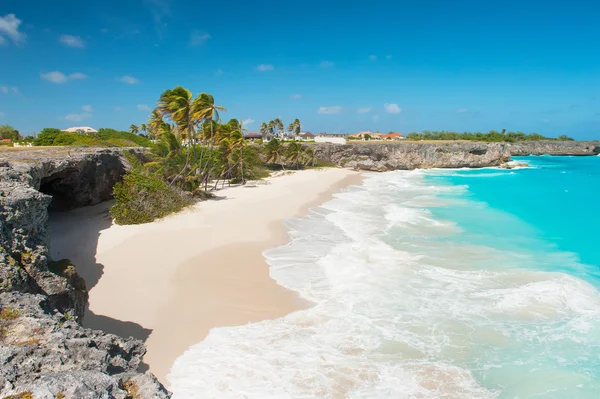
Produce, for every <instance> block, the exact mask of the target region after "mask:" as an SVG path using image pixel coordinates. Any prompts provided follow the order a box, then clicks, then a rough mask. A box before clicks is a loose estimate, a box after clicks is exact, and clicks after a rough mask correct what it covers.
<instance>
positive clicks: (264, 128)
mask: <svg viewBox="0 0 600 399" xmlns="http://www.w3.org/2000/svg"><path fill="white" fill-rule="evenodd" d="M268 134H269V126H267V124H266V123H265V122H263V123H262V124H261V125H260V135H261V137H262V138H263V140H264V139H265V138H267V137H268Z"/></svg>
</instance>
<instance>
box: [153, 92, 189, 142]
mask: <svg viewBox="0 0 600 399" xmlns="http://www.w3.org/2000/svg"><path fill="white" fill-rule="evenodd" d="M157 109H158V112H159V113H161V114H162V115H165V116H168V117H169V119H171V120H172V121H173V122H175V125H176V126H177V128H178V130H179V132H180V134H182V135H185V136H186V138H187V140H188V145H189V146H190V147H191V144H192V141H193V138H194V135H195V131H194V126H195V125H196V123H197V122H198V121H197V120H195V119H194V117H196V113H197V111H198V109H197V108H196V104H195V100H194V99H193V96H192V92H191V91H189V90H188V89H185V88H183V87H181V86H177V87H175V88H174V89H172V90H166V91H164V92H163V93H162V94H161V96H160V99H159V100H158V104H157ZM188 152H189V151H188Z"/></svg>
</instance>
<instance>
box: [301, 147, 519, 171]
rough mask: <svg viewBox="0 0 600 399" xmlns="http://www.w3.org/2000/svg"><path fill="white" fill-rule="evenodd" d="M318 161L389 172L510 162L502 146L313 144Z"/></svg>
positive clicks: (474, 166)
mask: <svg viewBox="0 0 600 399" xmlns="http://www.w3.org/2000/svg"><path fill="white" fill-rule="evenodd" d="M313 148H314V149H315V155H316V157H317V158H319V159H323V160H325V161H328V162H331V163H334V164H336V165H339V166H343V167H349V168H355V169H361V170H371V171H379V172H383V171H388V170H397V169H417V168H482V167H486V166H500V165H502V164H504V163H505V162H507V161H509V160H510V151H509V147H508V145H507V144H505V143H466V142H456V143H445V142H444V143H413V142H410V143H407V142H395V143H389V144H388V143H381V142H377V143H353V144H346V145H334V144H316V145H314V147H313Z"/></svg>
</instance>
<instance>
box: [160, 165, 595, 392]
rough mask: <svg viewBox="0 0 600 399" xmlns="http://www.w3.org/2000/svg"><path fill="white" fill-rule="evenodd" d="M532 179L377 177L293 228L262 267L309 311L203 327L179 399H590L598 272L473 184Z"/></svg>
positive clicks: (176, 388) (182, 369)
mask: <svg viewBox="0 0 600 399" xmlns="http://www.w3.org/2000/svg"><path fill="white" fill-rule="evenodd" d="M551 158H552V157H551ZM537 162H538V161H537V160H536V161H533V163H537ZM549 162H550V161H549ZM536 167H537V168H540V169H544V166H543V165H541V166H540V165H536ZM552 168H554V167H552ZM529 172H530V171H527V170H518V171H514V173H513V171H501V170H482V171H443V170H433V171H411V172H405V171H397V172H389V173H382V174H372V175H369V176H368V177H367V178H366V180H365V182H364V183H363V185H361V186H357V187H351V188H350V189H349V190H347V191H345V192H343V193H340V194H337V195H336V196H335V198H334V199H333V200H332V201H329V202H327V203H326V204H324V205H322V206H321V207H317V208H314V209H313V210H312V211H311V212H310V214H309V215H307V216H306V217H303V218H300V219H295V220H290V221H288V223H287V226H288V228H289V230H290V236H291V241H290V243H289V244H287V245H284V246H281V247H278V248H274V249H271V250H268V251H266V252H265V256H266V258H267V261H268V263H269V265H270V267H271V276H272V277H273V278H274V279H275V280H276V281H277V282H278V283H279V284H281V285H283V286H285V287H287V288H289V289H292V290H294V291H296V292H297V293H298V294H299V295H301V296H302V297H304V298H306V299H308V300H310V301H312V303H313V306H312V307H311V308H309V309H306V310H301V311H297V312H294V313H292V314H290V315H287V316H286V317H283V318H280V319H277V320H267V321H263V322H259V323H252V324H248V325H245V326H239V327H224V328H215V329H213V330H211V332H210V334H209V335H208V336H207V337H206V339H205V340H204V341H202V342H201V343H199V344H197V345H194V346H192V347H191V348H190V349H189V350H188V351H187V352H186V353H185V354H184V355H182V356H181V357H180V358H179V359H177V361H176V362H175V364H174V366H173V369H172V371H171V374H170V375H169V382H170V387H171V390H172V391H173V392H174V394H175V396H174V397H175V398H212V397H214V398H239V397H245V398H315V397H323V398H327V397H329V398H339V397H346V398H392V397H393V398H440V397H444V398H461V399H462V398H516V397H522V398H526V397H540V398H596V397H597V393H598V392H600V294H599V292H598V290H597V289H596V288H595V285H597V281H595V280H594V274H593V272H592V271H593V270H594V268H596V267H597V265H593V264H592V265H591V264H584V263H582V262H581V259H580V256H579V254H578V253H577V252H573V251H572V250H573V249H572V248H568V249H569V250H567V251H565V250H563V249H562V248H559V246H558V245H557V244H556V243H554V242H552V241H549V240H548V239H547V238H548V237H546V235H545V234H544V232H543V231H540V229H539V228H538V226H534V225H531V224H529V223H526V222H525V221H523V220H522V219H521V218H520V217H518V216H517V215H516V214H514V213H510V212H506V211H505V210H503V209H501V208H500V207H492V206H490V203H492V202H494V201H482V199H481V198H482V197H486V196H485V195H484V196H480V195H479V194H480V189H481V187H477V186H478V184H479V183H478V184H474V182H482V181H487V182H490V183H489V184H490V185H492V186H499V187H500V188H499V189H501V188H502V187H504V188H505V189H506V187H509V186H512V185H515V184H518V181H519V180H518V179H520V176H521V175H520V174H522V173H529ZM511 173H512V174H511ZM457 174H458V175H457ZM461 174H464V175H465V176H461ZM467 175H468V176H467ZM490 175H491V176H490ZM488 177H489V178H488ZM482 184H483V183H482ZM539 184H548V182H545V183H544V182H543V181H542V182H539ZM486 187H487V186H486ZM486 189H489V188H486ZM476 193H477V195H476ZM507 195H514V194H511V193H507ZM585 280H588V281H585Z"/></svg>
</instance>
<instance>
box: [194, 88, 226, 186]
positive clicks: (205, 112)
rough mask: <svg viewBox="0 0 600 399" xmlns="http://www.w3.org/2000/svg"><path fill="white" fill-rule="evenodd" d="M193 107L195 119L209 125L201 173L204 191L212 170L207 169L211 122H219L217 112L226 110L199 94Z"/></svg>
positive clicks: (212, 133) (211, 140) (209, 96)
mask: <svg viewBox="0 0 600 399" xmlns="http://www.w3.org/2000/svg"><path fill="white" fill-rule="evenodd" d="M194 105H195V112H194V117H195V119H196V120H197V121H204V122H209V123H210V138H209V156H208V157H207V160H206V165H205V167H204V168H202V171H203V173H204V189H205V190H207V189H208V179H209V176H210V173H211V172H212V169H214V166H213V167H212V168H210V169H209V166H210V160H211V158H212V150H213V144H214V140H215V136H214V124H213V123H212V122H213V121H214V122H218V121H219V119H220V118H219V111H227V110H226V109H225V107H222V106H220V105H215V99H214V97H213V96H211V95H210V94H208V93H201V94H199V95H198V97H197V98H196V100H194ZM203 150H204V148H203ZM201 159H202V157H201Z"/></svg>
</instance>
